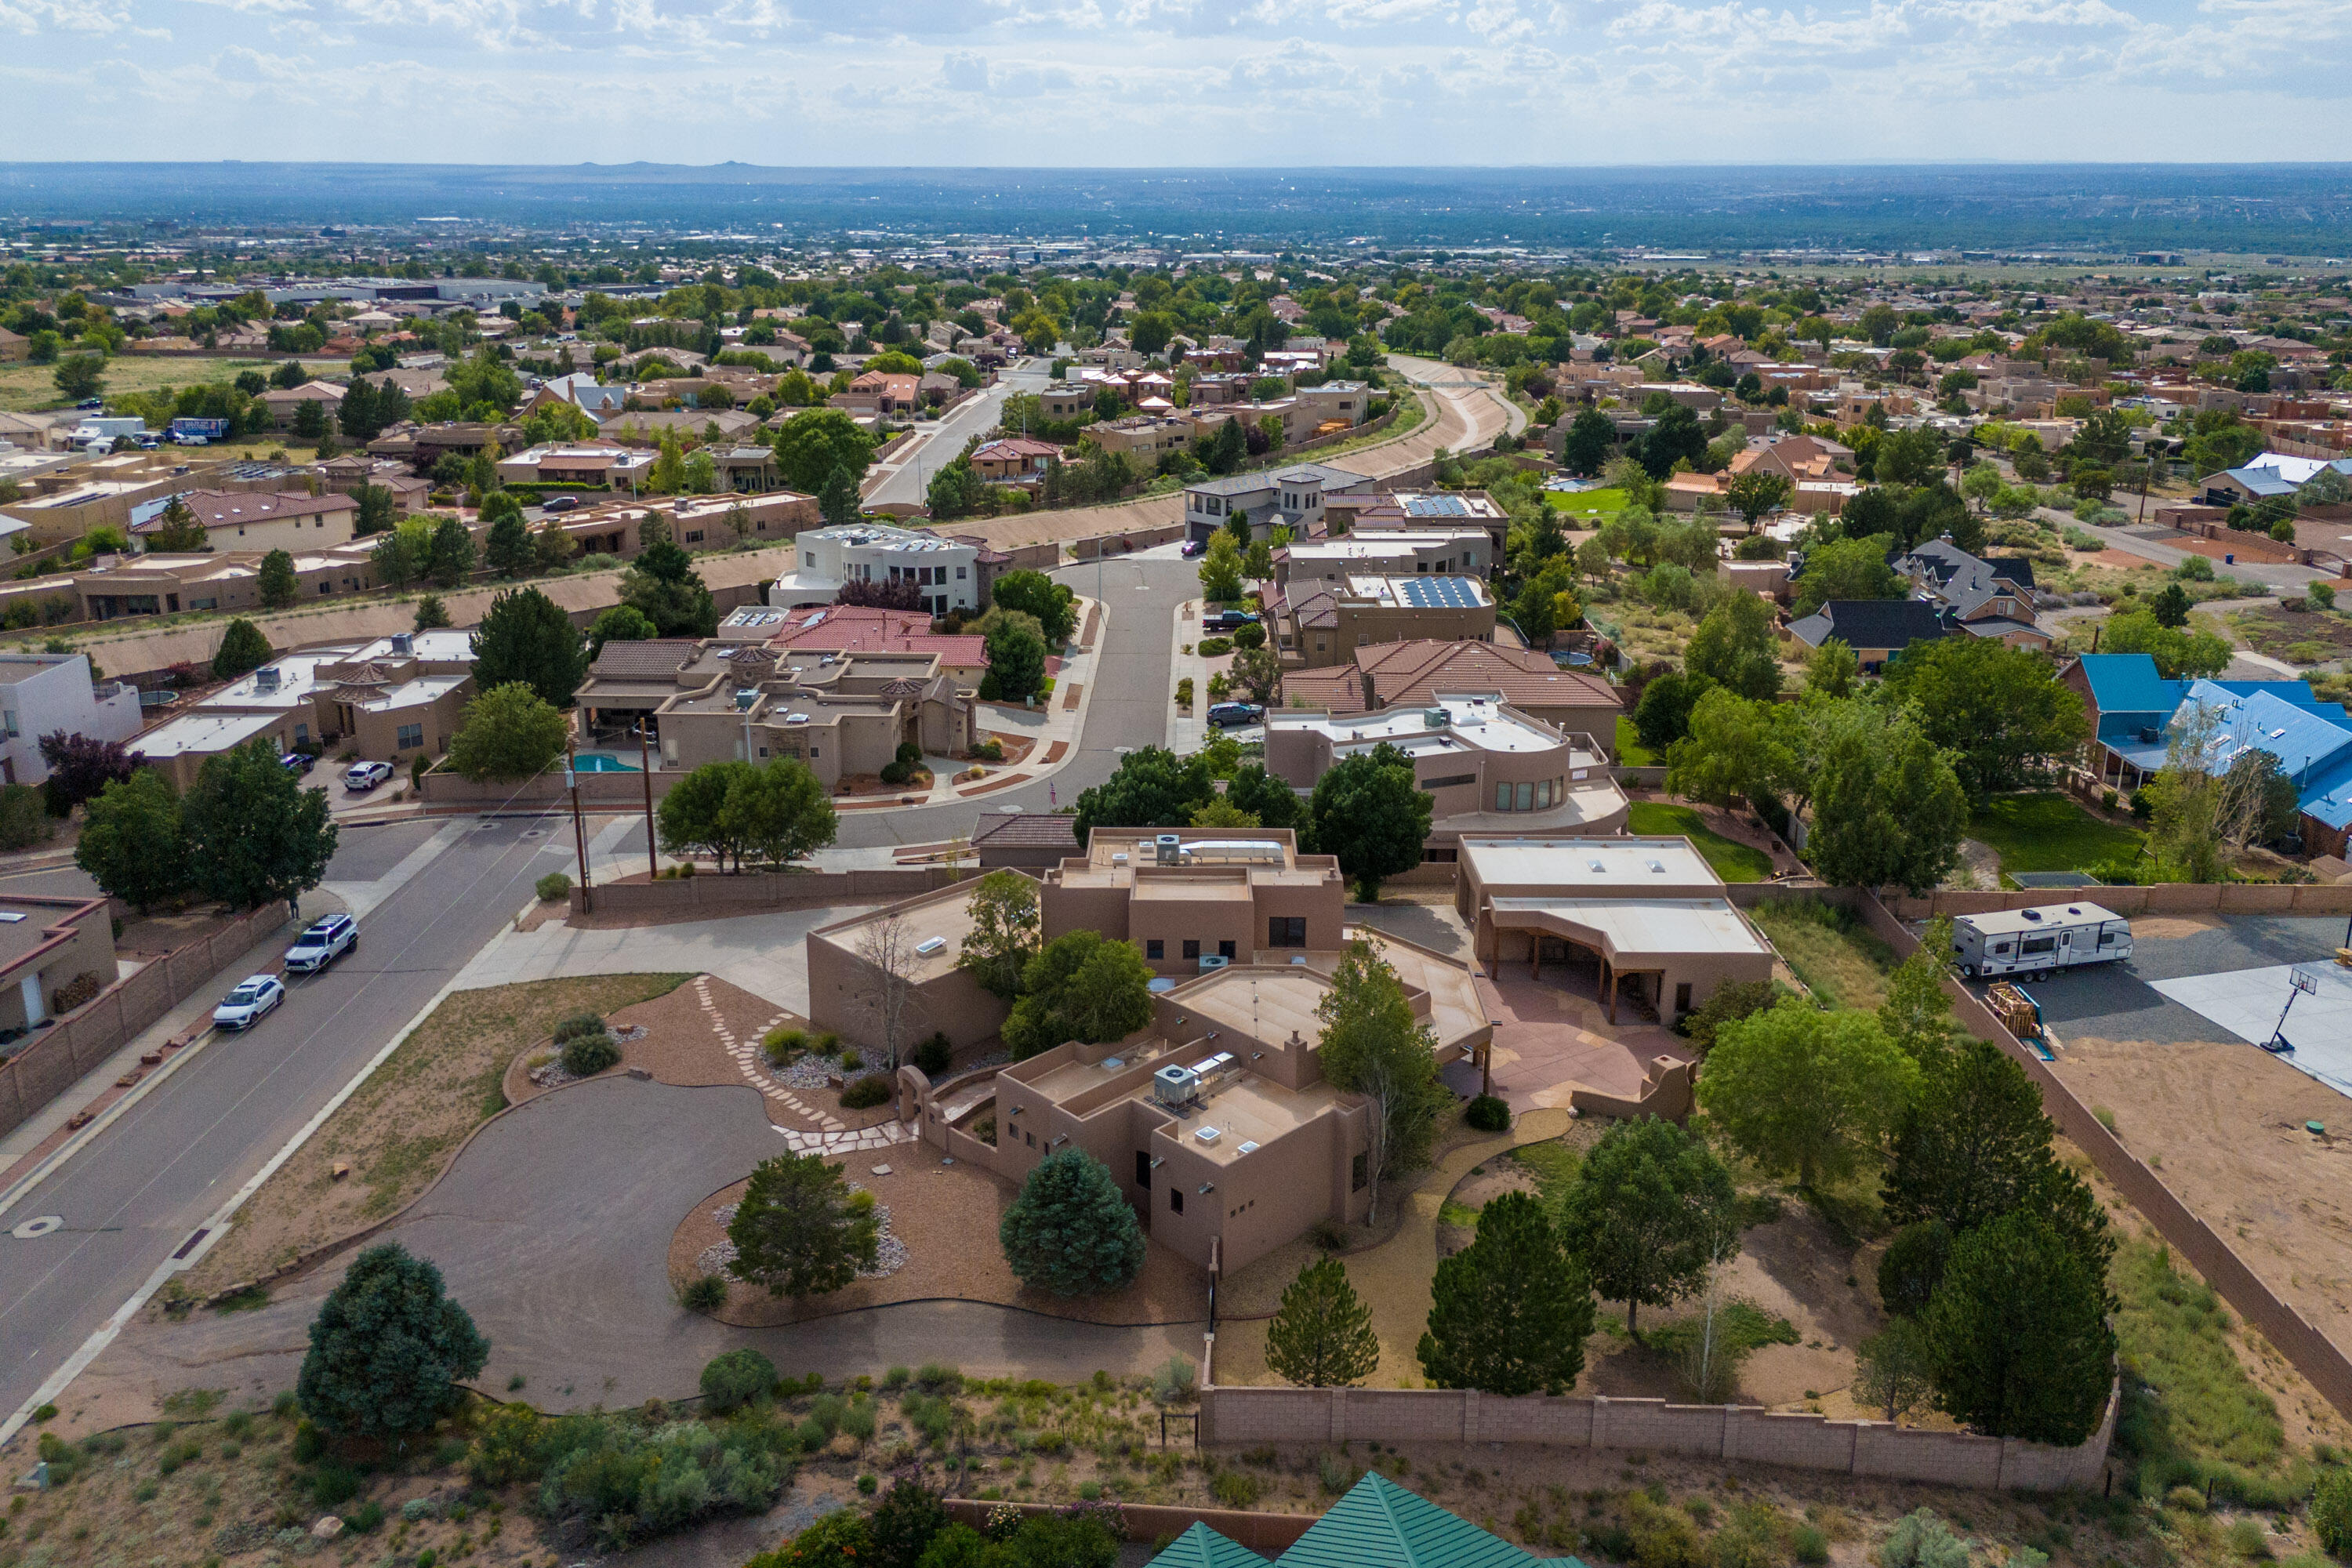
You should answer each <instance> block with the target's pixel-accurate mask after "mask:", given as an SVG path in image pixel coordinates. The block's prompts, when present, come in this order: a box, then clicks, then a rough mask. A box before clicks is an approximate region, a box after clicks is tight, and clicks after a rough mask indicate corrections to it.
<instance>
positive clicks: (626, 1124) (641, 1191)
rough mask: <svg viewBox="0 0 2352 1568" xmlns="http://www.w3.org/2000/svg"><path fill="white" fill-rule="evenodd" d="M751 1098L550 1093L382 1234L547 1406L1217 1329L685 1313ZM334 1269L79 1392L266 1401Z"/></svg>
mask: <svg viewBox="0 0 2352 1568" xmlns="http://www.w3.org/2000/svg"><path fill="white" fill-rule="evenodd" d="M782 1148H783V1141H782V1139H781V1138H779V1137H778V1136H777V1135H776V1132H775V1130H774V1129H773V1128H772V1127H771V1126H769V1124H768V1120H767V1117H766V1115H765V1114H764V1113H763V1111H762V1110H761V1100H760V1096H759V1095H758V1093H757V1092H756V1091H754V1090H752V1089H737V1088H716V1089H677V1088H673V1087H671V1086H668V1085H665V1084H657V1083H648V1082H639V1081H636V1080H634V1079H627V1078H617V1079H596V1080H593V1081H592V1082H590V1083H586V1084H582V1085H579V1086H577V1087H574V1088H570V1089H562V1090H560V1091H558V1092H556V1093H553V1094H548V1095H542V1096H541V1097H540V1098H539V1099H537V1100H531V1101H530V1102H528V1103H526V1104H525V1105H523V1106H522V1107H520V1109H518V1110H513V1111H510V1112H509V1113H508V1114H507V1115H506V1116H504V1117H502V1118H500V1119H499V1121H496V1122H494V1123H492V1124H491V1125H490V1126H489V1127H488V1128H487V1129H486V1130H485V1131H483V1132H481V1133H480V1134H479V1135H478V1136H477V1137H476V1138H475V1139H474V1141H473V1142H472V1143H470V1144H469V1145H467V1149H466V1151H465V1152H464V1153H462V1154H461V1155H459V1156H458V1158H457V1163H455V1164H454V1165H452V1166H451V1167H450V1169H449V1172H448V1173H447V1174H446V1175H445V1176H443V1177H442V1179H441V1180H440V1181H439V1182H438V1183H437V1184H435V1186H434V1187H433V1188H432V1189H431V1190H430V1191H429V1192H427V1193H426V1194H425V1196H424V1197H423V1198H421V1199H420V1200H418V1202H417V1204H416V1205H415V1207H414V1208H413V1209H412V1210H411V1211H410V1212H409V1213H408V1215H406V1216H405V1217H404V1218H403V1219H402V1220H401V1221H400V1222H399V1223H398V1224H397V1225H395V1226H393V1227H392V1228H391V1229H390V1230H389V1231H387V1232H386V1233H384V1236H383V1239H385V1240H390V1241H397V1242H399V1243H400V1244H401V1245H403V1246H404V1247H407V1248H408V1249H409V1250H410V1251H411V1252H413V1253H415V1254H416V1255H417V1256H419V1257H422V1258H430V1259H432V1260H433V1261H434V1262H435V1263H436V1264H437V1265H439V1266H440V1268H441V1270H442V1274H443V1277H444V1278H445V1279H446V1282H447V1285H448V1289H449V1293H450V1295H451V1296H452V1297H453V1298H455V1299H456V1300H457V1301H459V1302H460V1303H462V1304H463V1305H464V1306H465V1308H466V1310H467V1311H469V1312H471V1313H472V1314H473V1317H474V1321H475V1322H476V1324H477V1325H478V1327H479V1328H480V1329H481V1331H482V1332H483V1334H484V1335H485V1336H487V1337H488V1340H489V1342H490V1347H491V1349H490V1360H489V1364H488V1366H487V1367H486V1368H485V1369H484V1370H483V1373H482V1375H481V1378H480V1379H479V1384H480V1386H482V1387H484V1388H486V1389H491V1390H504V1389H505V1388H506V1387H507V1385H508V1384H509V1380H510V1379H511V1378H512V1377H513V1376H514V1375H515V1374H517V1373H520V1374H521V1376H522V1378H523V1380H524V1390H525V1392H524V1393H523V1394H521V1397H523V1398H526V1399H529V1400H530V1402H531V1403H532V1404H534V1405H538V1406H539V1407H541V1409H549V1410H560V1409H571V1408H576V1407H584V1406H587V1405H598V1404H601V1405H606V1406H607V1407H614V1406H619V1405H635V1404H638V1403H641V1402H642V1401H644V1400H646V1399H647V1398H651V1397H655V1396H659V1397H661V1398H664V1399H675V1398H680V1397H684V1396H686V1395H689V1394H694V1393H695V1392H696V1391H697V1389H698V1385H699V1379H700V1377H701V1374H702V1368H703V1365H704V1363H707V1362H709V1360H710V1358H711V1357H712V1356H715V1355H717V1354H719V1352H721V1351H727V1350H732V1349H734V1348H735V1347H737V1346H739V1345H753V1346H756V1347H758V1348H759V1349H760V1350H761V1351H763V1352H766V1353H767V1355H768V1357H769V1358H770V1359H771V1360H772V1361H773V1362H774V1363H776V1366H777V1368H778V1370H779V1371H781V1372H784V1373H793V1374H799V1375H804V1374H806V1373H812V1372H814V1373H823V1374H824V1376H825V1377H827V1378H829V1379H835V1380H838V1379H841V1378H844V1377H855V1376H856V1375H857V1374H858V1373H876V1374H877V1375H878V1374H879V1373H882V1372H884V1371H886V1370H887V1369H888V1368H890V1367H892V1366H895V1365H906V1366H914V1365H918V1364H919V1363H923V1362H946V1363H951V1364H953V1365H957V1366H960V1367H961V1368H962V1369H963V1370H964V1371H965V1372H967V1373H972V1374H974V1375H979V1376H1003V1375H1013V1374H1018V1375H1022V1376H1034V1377H1045V1378H1050V1379H1054V1380H1055V1381H1061V1382H1072V1381H1076V1380H1078V1379H1081V1378H1084V1377H1087V1376H1088V1375H1090V1374H1091V1373H1094V1372H1095V1370H1096V1369H1097V1368H1101V1369H1104V1370H1106V1371H1108V1372H1111V1373H1115V1374H1118V1375H1122V1376H1123V1375H1127V1374H1130V1373H1143V1372H1148V1371H1150V1370H1151V1369H1152V1368H1154V1367H1156V1366H1158V1365H1160V1364H1161V1363H1165V1362H1166V1361H1167V1359H1168V1358H1169V1357H1170V1356H1171V1355H1178V1354H1181V1355H1183V1356H1186V1357H1187V1358H1190V1359H1193V1360H1195V1361H1197V1360H1198V1358H1199V1356H1200V1353H1201V1333H1202V1329H1204V1328H1205V1327H1206V1325H1205V1324H1201V1323H1193V1324H1175V1325H1169V1326H1164V1327H1151V1328H1130V1329H1121V1328H1108V1327H1104V1326H1102V1325H1099V1324H1092V1323H1078V1322H1071V1321H1066V1320H1063V1319H1059V1318H1048V1317H1043V1316H1040V1315H1038V1314H1035V1313H1032V1312H1024V1311H1019V1310H1013V1309H1011V1308H1005V1307H997V1306H992V1305H987V1304H983V1303H979V1302H972V1301H953V1300H936V1301H916V1302H908V1303H904V1304H901V1305H898V1306H891V1307H877V1308H872V1309H868V1310H863V1311H858V1312H852V1313H845V1314H843V1315H841V1316H839V1317H834V1318H822V1319H818V1320H816V1321H813V1322H806V1323H799V1324H793V1325H788V1326H785V1327H781V1328H770V1329H735V1328H730V1327H728V1326H727V1325H725V1324H722V1323H718V1322H714V1321H711V1320H709V1319H708V1318H705V1317H702V1316H700V1315H698V1314H696V1313H692V1312H688V1311H686V1310H683V1309H681V1308H680V1307H679V1306H678V1305H677V1302H676V1301H675V1300H673V1299H672V1297H671V1294H670V1286H669V1274H668V1264H667V1257H668V1249H669V1241H670V1237H671V1234H672V1233H673V1232H674V1231H675V1230H676V1228H677V1223H678V1221H679V1219H680V1218H682V1217H683V1216H684V1215H685V1214H686V1213H687V1211H688V1209H689V1208H690V1207H691V1206H692V1205H694V1204H695V1203H696V1202H698V1200H700V1199H702V1198H704V1197H707V1196H709V1194H711V1193H713V1192H716V1191H717V1190H719V1188H720V1187H722V1186H725V1185H726V1184H729V1183H730V1182H733V1181H737V1180H739V1179H740V1178H741V1177H742V1175H743V1174H744V1173H746V1172H747V1171H749V1170H750V1169H751V1167H752V1166H753V1165H755V1164H757V1163H759V1162H760V1161H761V1160H763V1159H766V1158H768V1157H770V1156H772V1155H773V1154H776V1153H778V1152H782ZM341 1275H342V1266H341V1265H340V1264H338V1265H331V1266H329V1267H326V1268H320V1269H319V1270H316V1271H315V1272H313V1273H311V1274H310V1275H308V1276H305V1277H303V1278H301V1279H298V1280H295V1281H293V1282H292V1283H290V1284H289V1285H287V1286H285V1287H282V1288H281V1289H280V1290H279V1291H278V1294H277V1296H276V1299H275V1300H272V1301H271V1302H270V1304H269V1305H268V1306H267V1307H265V1308H262V1309H260V1310H256V1311H251V1312H238V1313H231V1314H226V1315H221V1314H215V1313H198V1314H196V1315H194V1317H192V1318H190V1319H189V1320H188V1321H184V1322H180V1323H170V1322H160V1321H142V1322H140V1323H139V1324H137V1325H136V1326H134V1327H133V1328H132V1329H131V1330H130V1331H127V1332H126V1333H125V1334H124V1335H123V1337H122V1338H121V1340H120V1341H118V1342H117V1343H116V1344H115V1346H114V1347H113V1348H111V1349H110V1350H109V1352H107V1354H106V1355H105V1356H103V1357H101V1358H100V1361H99V1363H97V1365H96V1366H94V1367H93V1368H92V1369H91V1372H90V1373H89V1379H88V1380H87V1381H88V1383H89V1386H83V1385H77V1387H76V1390H75V1393H76V1394H77V1396H78V1397H79V1396H84V1395H88V1394H102V1395H105V1396H109V1402H110V1403H117V1404H120V1403H123V1402H127V1401H128V1400H130V1399H132V1398H135V1397H137V1396H138V1395H141V1394H145V1395H146V1396H148V1397H151V1398H152V1397H153V1396H155V1395H157V1394H162V1393H166V1392H169V1391H171V1390H173V1389H178V1388H184V1387H192V1386H193V1387H208V1388H210V1387H217V1388H226V1389H230V1390H232V1391H233V1394H234V1395H235V1396H243V1395H245V1394H256V1395H262V1396H268V1395H270V1394H275V1393H276V1392H277V1391H278V1389H281V1388H290V1387H292V1386H293V1384H294V1378H295V1374H296V1373H297V1372H298V1371H299V1368H300V1365H301V1358H302V1354H303V1352H304V1349H305V1348H306V1344H307V1332H308V1330H309V1327H310V1320H311V1318H312V1317H313V1316H314V1315H315V1314H316V1313H317V1311H318V1308H319V1303H320V1300H321V1299H323V1298H324V1296H325V1295H326V1293H327V1292H328V1291H329V1290H331V1289H333V1287H334V1285H335V1283H336V1281H337V1280H338V1279H341Z"/></svg>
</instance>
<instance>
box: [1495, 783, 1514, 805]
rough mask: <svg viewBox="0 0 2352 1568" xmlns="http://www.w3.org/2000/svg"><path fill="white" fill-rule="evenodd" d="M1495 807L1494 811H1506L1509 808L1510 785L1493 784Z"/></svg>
mask: <svg viewBox="0 0 2352 1568" xmlns="http://www.w3.org/2000/svg"><path fill="white" fill-rule="evenodd" d="M1495 809H1496V811H1508V810H1510V809H1511V786H1510V785H1509V784H1496V786H1495Z"/></svg>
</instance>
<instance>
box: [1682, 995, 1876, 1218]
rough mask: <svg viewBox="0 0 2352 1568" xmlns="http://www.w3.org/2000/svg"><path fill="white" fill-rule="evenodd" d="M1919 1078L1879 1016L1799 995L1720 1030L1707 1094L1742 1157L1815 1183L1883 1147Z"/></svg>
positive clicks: (1703, 1093) (1703, 1095)
mask: <svg viewBox="0 0 2352 1568" xmlns="http://www.w3.org/2000/svg"><path fill="white" fill-rule="evenodd" d="M1918 1084H1919V1067H1918V1064H1917V1063H1916V1062H1914V1061H1913V1060H1912V1059H1911V1058H1909V1057H1906V1056H1905V1055H1904V1054H1903V1052H1902V1051H1901V1050H1900V1049H1899V1048H1898V1047H1896V1046H1895V1042H1894V1041H1892V1040H1890V1039H1888V1038H1887V1037H1886V1031H1885V1029H1884V1028H1882V1027H1880V1026H1879V1023H1878V1019H1877V1018H1876V1017H1875V1016H1874V1015H1872V1014H1869V1013H1864V1012H1861V1011H1859V1010H1856V1009H1852V1008H1848V1009H1844V1010H1842V1011H1838V1012H1834V1013H1824V1012H1822V1011H1820V1010H1819V1009H1818V1008H1815V1007H1812V1006H1810V1005H1807V1004H1805V1003H1804V1002H1801V1001H1799V1000H1798V999H1796V998H1795V997H1790V998H1787V999H1786V1000H1783V1001H1782V1002H1781V1003H1780V1005H1777V1006H1775V1007H1772V1008H1770V1009H1769V1010H1767V1011H1765V1012H1761V1013H1757V1014H1754V1015H1752V1016H1748V1017H1746V1018H1743V1019H1741V1020H1740V1021H1739V1022H1738V1023H1736V1024H1727V1025H1725V1026H1722V1027H1721V1028H1719V1029H1717V1031H1716V1038H1715V1049H1714V1050H1712V1051H1710V1052H1709V1053H1708V1054H1707V1058H1706V1072H1705V1073H1703V1074H1701V1075H1700V1078H1699V1081H1698V1099H1699V1103H1700V1105H1702V1106H1703V1107H1705V1108H1706V1113H1707V1115H1708V1116H1709V1117H1711V1118H1713V1119H1714V1121H1715V1122H1716V1124H1717V1126H1719V1127H1721V1128H1722V1129H1723V1133H1724V1136H1725V1137H1726V1138H1727V1139H1729V1140H1730V1141H1731V1142H1732V1143H1733V1144H1734V1145H1735V1146H1736V1147H1738V1150H1739V1151H1740V1152H1742V1153H1744V1154H1746V1155H1748V1158H1750V1159H1752V1160H1754V1161H1755V1162H1756V1163H1758V1164H1759V1165H1761V1166H1763V1167H1764V1168H1765V1169H1766V1170H1769V1171H1774V1172H1782V1171H1793V1172H1794V1173H1796V1176H1797V1180H1798V1182H1799V1184H1801V1185H1802V1186H1804V1187H1807V1188H1811V1187H1814V1186H1816V1185H1817V1184H1819V1183H1820V1181H1821V1180H1822V1178H1823V1177H1830V1178H1836V1177H1842V1176H1844V1175H1846V1174H1848V1173H1851V1172H1852V1171H1853V1169H1854V1166H1855V1165H1856V1163H1858V1162H1859V1160H1860V1159H1861V1157H1862V1156H1863V1155H1864V1153H1866V1152H1873V1151H1875V1150H1876V1149H1878V1148H1879V1147H1880V1146H1881V1145H1882V1144H1883V1142H1885V1137H1886V1135H1887V1133H1889V1132H1890V1131H1893V1130H1894V1128H1895V1125H1896V1123H1897V1122H1898V1121H1899V1120H1900V1118H1901V1116H1902V1114H1903V1111H1904V1109H1905V1108H1906V1106H1908V1105H1909V1104H1910V1103H1911V1101H1912V1099H1913V1097H1914V1096H1915V1095H1916V1093H1917V1091H1918Z"/></svg>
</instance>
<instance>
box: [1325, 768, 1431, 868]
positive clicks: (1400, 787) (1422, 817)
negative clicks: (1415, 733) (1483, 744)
mask: <svg viewBox="0 0 2352 1568" xmlns="http://www.w3.org/2000/svg"><path fill="white" fill-rule="evenodd" d="M1432 811H1433V804H1432V800H1431V797H1430V795H1429V793H1428V792H1427V791H1425V790H1423V788H1422V787H1421V785H1420V784H1419V783H1418V782H1417V781H1416V780H1415V778H1414V777H1413V772H1412V763H1411V762H1410V761H1408V760H1407V759H1406V757H1405V755H1404V753H1403V752H1400V751H1398V750H1397V749H1396V748H1395V747H1394V746H1392V745H1391V744H1389V743H1388V742H1385V741H1383V742H1381V743H1380V744H1379V745H1377V746H1375V747H1373V748H1372V749H1371V750H1370V751H1369V752H1357V753H1355V754H1354V755H1352V756H1349V757H1347V758H1344V759H1342V760H1341V761H1340V762H1339V763H1335V764H1333V765H1332V766H1331V767H1329V768H1327V769H1325V770H1324V773H1323V776H1322V777H1321V778H1318V779H1317V780H1316V781H1315V793H1314V795H1312V796H1311V797H1310V798H1309V800H1308V802H1307V832H1306V836H1305V837H1306V839H1307V843H1306V845H1305V847H1306V848H1307V849H1308V850H1309V851H1310V852H1312V853H1314V854H1317V855H1334V856H1337V857H1338V858H1339V869H1340V870H1341V871H1342V872H1343V873H1345V874H1346V875H1347V876H1348V878H1349V879H1350V880H1352V881H1353V882H1354V883H1355V884H1356V896H1357V897H1358V898H1359V899H1360V900H1362V901H1363V902H1365V903H1368V904H1369V903H1377V902H1379V901H1380V892H1381V879H1384V878H1388V877H1393V876H1396V875H1398V874H1399V873H1401V872H1404V871H1410V870H1412V868H1414V867H1415V866H1418V865H1420V864H1421V858H1422V850H1423V845H1425V844H1426V843H1427V842H1428V840H1429V825H1430V821H1431V813H1432Z"/></svg>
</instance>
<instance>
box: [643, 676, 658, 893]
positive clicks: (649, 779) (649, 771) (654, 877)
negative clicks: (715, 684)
mask: <svg viewBox="0 0 2352 1568" xmlns="http://www.w3.org/2000/svg"><path fill="white" fill-rule="evenodd" d="M651 728H653V719H652V716H651V715H649V714H640V715H638V718H637V771H638V772H639V773H642V774H643V775H644V777H645V783H646V880H648V881H658V880H660V879H661V863H660V862H659V861H657V860H656V859H655V858H654V767H653V758H652V754H651V752H649V751H648V749H647V746H646V731H648V730H650V729H651Z"/></svg>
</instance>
